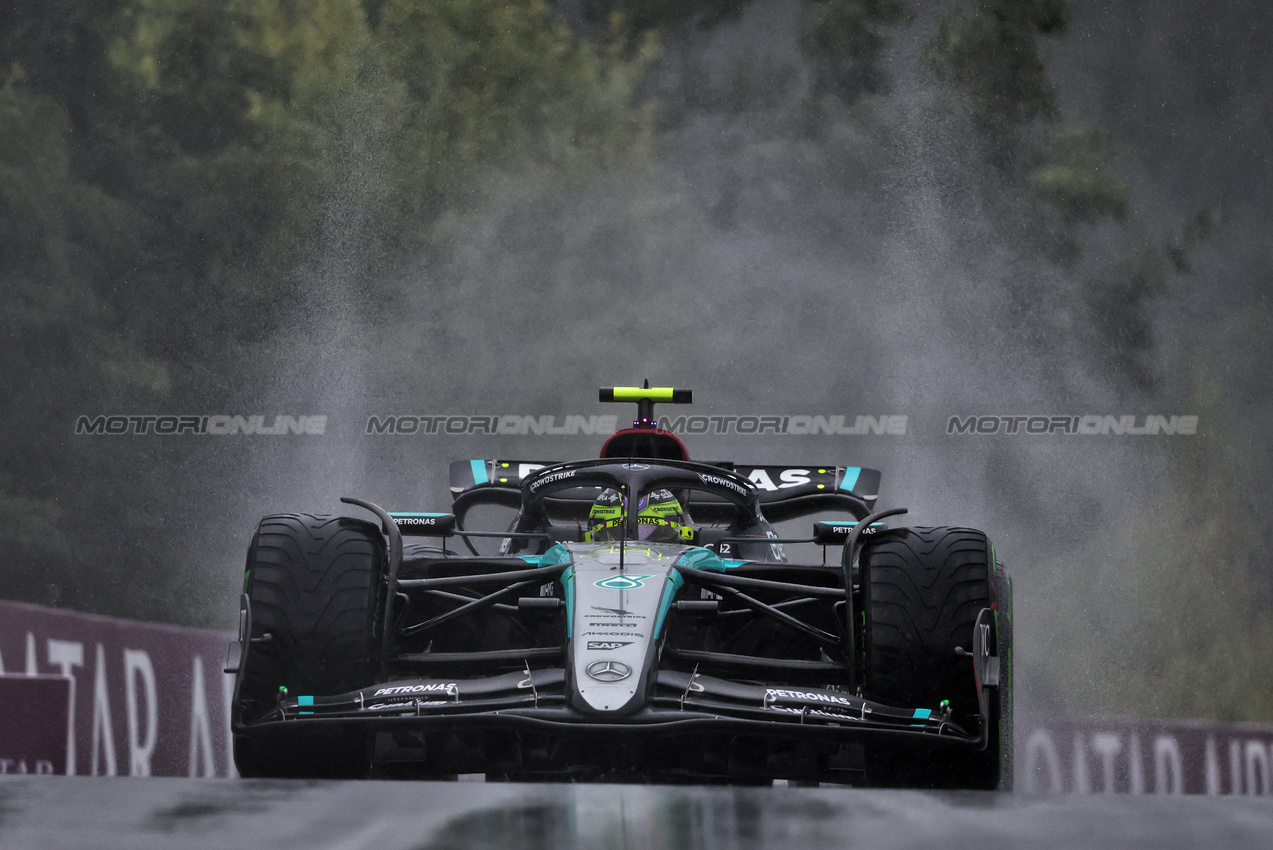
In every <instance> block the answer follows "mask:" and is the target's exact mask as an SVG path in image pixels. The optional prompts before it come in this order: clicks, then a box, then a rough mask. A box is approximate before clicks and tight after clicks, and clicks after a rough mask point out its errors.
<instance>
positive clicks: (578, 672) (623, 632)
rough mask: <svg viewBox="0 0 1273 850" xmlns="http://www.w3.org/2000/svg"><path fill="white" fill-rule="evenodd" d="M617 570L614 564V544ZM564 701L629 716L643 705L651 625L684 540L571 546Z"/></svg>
mask: <svg viewBox="0 0 1273 850" xmlns="http://www.w3.org/2000/svg"><path fill="white" fill-rule="evenodd" d="M621 545H623V546H624V547H625V548H624V549H623V552H622V567H623V568H622V569H620V546H621ZM569 548H570V550H571V554H572V555H573V556H574V568H573V577H572V581H573V584H574V590H573V593H574V606H573V607H574V610H573V612H572V613H571V630H570V634H571V638H570V647H569V656H568V657H569V662H568V663H569V668H570V672H571V684H572V690H571V704H572V705H573V706H574V707H575V708H576V709H578V710H579V711H583V712H586V713H589V714H612V715H622V714H630V713H632V712H635V711H638V710H640V708H641V707H642V706H644V705H645V702H646V695H647V689H648V685H649V682H650V681H651V679H652V678H653V673H654V670H655V665H656V663H657V657H656V652H655V650H656V648H657V647H656V644H655V641H654V629H655V627H656V625H657V624H658V622H659V613H660V611H661V610H662V609H663V607H664V605H665V603H670V602H671V597H672V595H674V594H675V593H676V586H677V585H678V584H679V582H678V581H677V579H678V578H679V577H678V576H677V575H676V573H675V572H674V571H673V570H672V565H673V564H674V563H675V562H676V559H677V557H678V556H679V555H680V554H681V553H682V552H684V551H685V547H684V546H675V545H659V544H646V543H626V544H619V543H606V544H591V545H589V544H571V545H570V547H569Z"/></svg>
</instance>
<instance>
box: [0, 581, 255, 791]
mask: <svg viewBox="0 0 1273 850" xmlns="http://www.w3.org/2000/svg"><path fill="white" fill-rule="evenodd" d="M231 639H232V635H230V634H228V633H221V632H213V631H206V630H202V629H186V628H179V627H176V626H165V625H159V624H154V623H138V622H133V621H131V620H119V619H115V618H113V617H99V616H94V615H91V614H79V613H76V612H73V611H63V610H58V609H53V608H41V607H39V606H36V605H26V604H23V603H18V602H4V601H0V673H7V674H9V676H13V675H14V674H20V675H19V676H18V677H19V678H20V677H21V675H22V674H25V675H30V674H43V675H56V676H61V677H65V678H67V679H69V680H70V681H71V682H72V683H73V687H72V691H71V693H72V695H73V699H72V700H71V718H70V723H69V724H67V723H66V722H65V717H64V715H63V720H62V721H61V725H60V726H59V721H58V720H57V719H56V718H55V717H52V716H50V717H48V718H45V719H44V720H43V721H40V717H39V714H38V713H37V714H35V715H34V716H33V715H32V714H31V713H29V712H27V713H23V712H15V711H10V710H9V709H8V708H7V707H6V708H5V709H4V710H3V714H0V741H5V742H7V741H21V740H36V739H37V738H42V736H47V735H49V734H58V730H59V728H60V729H65V730H67V731H65V732H62V733H61V734H62V735H63V737H64V739H65V746H66V750H65V756H64V757H63V759H62V761H61V763H62V764H66V765H70V766H71V769H70V770H69V771H68V772H70V773H78V774H81V775H84V774H88V775H106V776H114V775H130V776H152V775H153V776H233V775H234V766H233V765H232V764H231V760H230V758H229V752H230V748H229V746H228V743H229V742H228V737H229V722H228V717H229V707H230V700H231V696H232V687H233V677H231V676H228V675H226V674H224V673H222V672H221V667H222V665H223V664H224V662H225V652H226V646H227V644H228V643H229V641H230V640H231ZM0 706H8V703H6V702H4V701H2V700H0ZM4 757H6V756H5V755H4V752H2V751H0V758H4ZM28 766H29V765H28ZM32 772H34V769H32ZM57 772H61V771H57Z"/></svg>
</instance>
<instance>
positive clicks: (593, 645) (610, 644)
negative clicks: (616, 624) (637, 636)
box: [588, 640, 632, 650]
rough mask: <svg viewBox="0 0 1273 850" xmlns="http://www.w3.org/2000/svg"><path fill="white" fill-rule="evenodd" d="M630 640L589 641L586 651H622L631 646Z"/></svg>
mask: <svg viewBox="0 0 1273 850" xmlns="http://www.w3.org/2000/svg"><path fill="white" fill-rule="evenodd" d="M631 645H632V641H630V640H590V641H588V649H590V650H598V649H622V648H623V647H625V646H631Z"/></svg>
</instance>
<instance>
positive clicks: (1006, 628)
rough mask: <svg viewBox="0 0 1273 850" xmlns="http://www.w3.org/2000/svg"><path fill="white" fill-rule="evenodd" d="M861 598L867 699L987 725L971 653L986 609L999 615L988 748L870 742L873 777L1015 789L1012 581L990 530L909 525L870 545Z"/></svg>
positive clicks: (965, 724) (891, 783)
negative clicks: (946, 711)
mask: <svg viewBox="0 0 1273 850" xmlns="http://www.w3.org/2000/svg"><path fill="white" fill-rule="evenodd" d="M859 564H860V567H861V573H860V576H861V604H862V621H863V656H862V663H863V680H864V686H865V692H866V696H867V697H868V698H869V699H872V700H877V701H879V702H882V703H885V704H887V705H894V706H899V707H914V708H931V709H934V710H936V709H938V708H939V706H940V705H941V703H942V701H943V700H949V704H950V709H951V712H952V715H951V719H952V720H953V721H954V722H955V723H957V724H959V725H960V726H961V727H962V728H963V729H965V730H966V731H969V732H971V733H976V732H978V731H979V730H980V723H981V721H980V719H979V715H980V709H979V705H978V698H977V685H976V682H975V678H974V675H973V667H972V659H971V658H970V657H969V656H966V655H961V654H959V653H958V652H957V651H956V648H957V647H959V648H962V649H964V650H971V649H972V647H973V643H972V641H973V627H974V624H975V623H976V621H977V615H978V614H979V613H980V612H981V610H982V609H984V608H990V609H992V610H993V611H994V612H995V614H996V616H995V618H994V621H993V623H994V627H992V628H991V646H990V652H991V654H992V655H998V656H1000V664H1001V667H1000V683H1001V686H1000V687H996V688H989V689H988V696H989V712H988V714H989V716H988V717H987V718H986V722H987V723H988V724H989V729H988V744H987V746H986V749H985V750H983V751H981V752H970V751H968V750H961V749H957V748H954V747H947V746H944V745H942V744H941V743H940V742H937V741H931V742H930V741H900V740H896V741H885V740H882V741H877V742H874V743H872V744H871V745H869V746H867V747H866V752H865V756H866V770H867V781H868V783H870V784H872V785H878V786H886V787H920V788H971V789H983V790H994V789H1003V790H1008V789H1010V788H1011V786H1012V767H1011V765H1012V747H1011V740H1012V695H1011V678H1012V674H1011V625H1010V618H1011V583H1010V581H1009V579H1008V577H1007V575H1006V574H1005V573H1004V572H1003V571H1002V568H1001V567H1000V566H999V565H998V564H997V563H996V560H995V555H994V548H993V547H992V546H991V545H990V541H989V540H987V539H986V535H985V534H983V533H982V532H980V531H975V530H973V529H970V528H903V529H897V530H894V531H888V532H884V533H882V534H880V535H879V537H878V538H876V539H875V540H872V541H871V542H870V543H868V544H867V545H866V546H864V547H863V550H862V554H861V557H860V559H859Z"/></svg>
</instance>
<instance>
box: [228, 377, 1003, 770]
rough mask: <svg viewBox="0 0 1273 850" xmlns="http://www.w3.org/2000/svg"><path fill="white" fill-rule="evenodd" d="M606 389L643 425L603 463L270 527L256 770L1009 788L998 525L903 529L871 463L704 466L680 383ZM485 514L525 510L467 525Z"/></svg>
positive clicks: (247, 719)
mask: <svg viewBox="0 0 1273 850" xmlns="http://www.w3.org/2000/svg"><path fill="white" fill-rule="evenodd" d="M601 400H602V401H628V402H636V403H637V406H638V416H637V419H636V421H635V422H634V423H633V427H632V428H627V429H622V430H619V431H617V432H616V433H615V434H613V435H612V436H611V437H609V439H608V440H607V441H606V443H605V445H604V446H603V447H602V450H601V455H600V457H599V458H598V459H595V460H583V461H576V462H572V463H553V464H545V463H532V462H525V461H515V460H498V459H496V460H484V459H478V460H465V461H460V462H457V463H454V464H452V466H451V492H452V496H453V500H452V505H451V510H450V511H449V512H447V513H401V512H390V511H386V510H384V509H382V508H380V507H378V506H376V505H374V504H371V503H369V502H365V501H361V500H358V499H352V498H345V499H342V501H343V502H345V503H347V504H349V505H353V506H357V507H359V508H361V509H364V510H366V511H368V512H370V513H371V514H373V515H374V516H375V517H376V520H377V522H369V521H366V520H363V519H355V518H349V517H344V516H315V515H310V514H278V515H273V516H267V517H265V518H264V519H263V520H261V522H260V525H259V526H258V528H257V530H256V533H255V535H254V536H253V537H252V541H251V545H250V547H249V550H248V558H247V574H246V577H245V580H244V592H243V594H242V596H241V614H240V624H239V640H238V641H237V642H235V643H233V644H231V647H230V656H229V658H228V660H227V664H226V670H227V672H233V673H235V674H236V679H235V688H234V697H233V711H232V723H233V734H234V758H235V763H236V765H237V766H238V770H239V773H240V774H241V775H243V776H248V777H263V776H271V777H275V776H277V777H362V776H380V777H396V776H410V777H422V778H447V777H455V776H457V775H464V774H481V775H484V776H485V777H486V778H487V779H489V780H557V781H576V780H582V781H644V782H651V781H652V782H732V783H757V782H771V781H773V780H788V781H790V782H793V783H801V784H816V783H819V782H829V783H838V784H848V785H871V786H888V787H898V786H908V787H927V788H975V789H997V788H1010V787H1011V784H1012V747H1011V742H1012V666H1011V660H1012V607H1011V599H1012V591H1011V583H1010V580H1009V578H1008V576H1007V574H1006V573H1005V572H1004V570H1003V567H1002V566H1001V565H1000V564H999V563H998V561H997V559H996V557H995V551H994V547H993V546H991V544H990V542H989V541H988V540H987V538H986V535H985V534H983V533H982V532H980V531H975V530H973V529H969V528H932V527H901V528H897V527H893V528H890V527H888V526H886V525H885V524H884V523H883V522H881V521H882V520H884V519H886V518H888V517H891V516H895V515H898V514H903V513H905V510H904V509H900V508H899V509H893V510H885V511H874V510H873V509H874V505H875V501H876V497H877V493H878V487H879V482H880V474H879V473H878V472H877V471H875V470H872V469H863V468H859V467H845V466H831V465H821V466H819V465H806V466H794V465H786V466H752V465H746V464H735V463H728V462H713V463H702V462H694V461H691V460H690V459H689V454H688V451H687V450H686V447H685V445H684V443H683V442H682V441H681V439H680V438H679V437H677V436H676V435H675V434H674V433H671V432H669V431H665V430H661V429H659V428H658V426H657V420H656V419H655V417H654V404H655V403H656V402H670V403H681V402H688V401H689V400H690V393H689V391H688V390H673V389H663V388H650V387H649V386H648V382H647V386H646V387H640V388H637V387H616V388H612V389H603V390H602V391H601ZM492 506H498V507H499V508H500V509H502V510H504V511H506V512H507V513H508V514H510V515H512V516H514V517H515V518H514V519H513V520H512V522H511V525H508V526H503V524H501V528H498V529H495V530H484V531H483V530H475V529H470V528H469V527H468V523H466V518H467V517H469V516H470V513H471V512H472V511H473V509H474V508H482V510H480V511H478V513H479V514H481V513H482V512H483V511H488V512H489V511H490V510H491V509H492ZM815 515H820V516H822V517H823V518H821V519H819V520H818V521H815V522H813V524H812V536H811V537H799V538H791V537H789V538H783V537H780V536H779V535H778V533H777V532H776V531H775V528H774V523H778V522H785V521H788V520H793V519H798V518H801V517H813V516H815ZM827 515H830V516H832V517H838V519H827V518H825V517H826V516H827ZM404 537H409V538H423V541H422V542H413V543H404ZM796 544H804V545H803V548H804V549H806V550H808V551H812V552H815V553H816V552H817V551H818V548H817V547H818V546H821V552H822V558H821V562H820V563H792V562H789V560H788V555H787V552H788V547H791V546H794V545H796ZM479 545H480V546H482V547H485V548H486V549H487V551H488V554H479V549H478V546H479ZM496 547H498V548H496ZM461 550H464V551H461ZM828 550H829V551H830V553H831V555H832V556H833V557H832V559H831V562H830V563H828V561H827V555H828ZM811 560H814V559H811Z"/></svg>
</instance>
